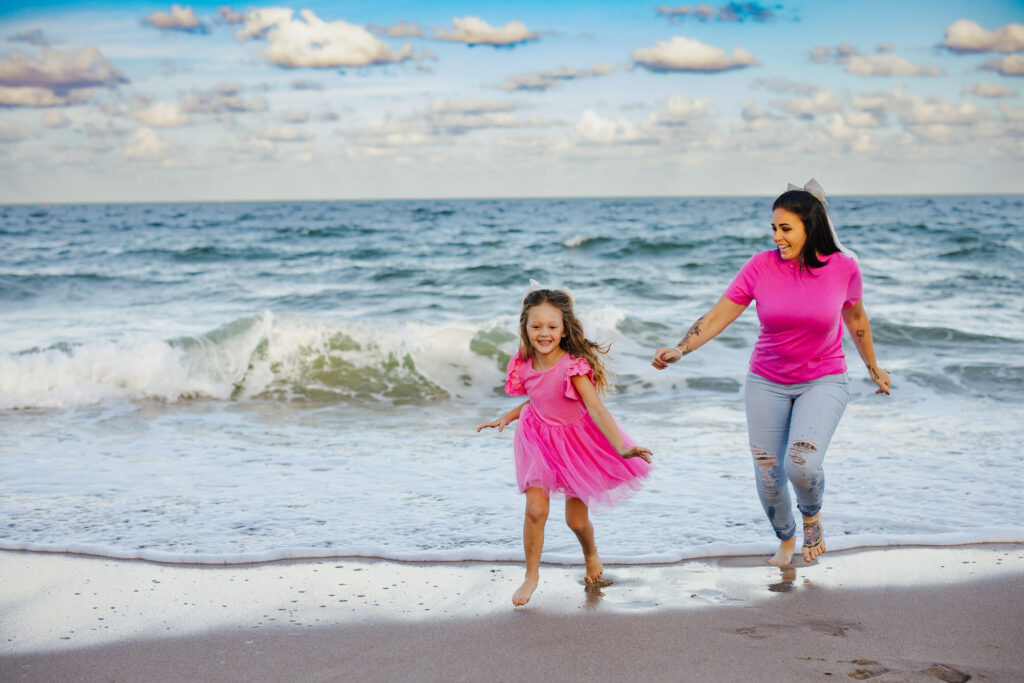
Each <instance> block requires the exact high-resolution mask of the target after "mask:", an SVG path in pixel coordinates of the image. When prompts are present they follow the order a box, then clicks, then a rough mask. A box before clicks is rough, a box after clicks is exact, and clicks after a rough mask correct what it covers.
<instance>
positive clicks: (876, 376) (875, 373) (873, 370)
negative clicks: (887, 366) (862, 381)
mask: <svg viewBox="0 0 1024 683" xmlns="http://www.w3.org/2000/svg"><path fill="white" fill-rule="evenodd" d="M868 370H870V371H871V376H872V377H874V378H875V379H878V378H879V377H880V375H879V374H878V370H875V369H874V368H868Z"/></svg>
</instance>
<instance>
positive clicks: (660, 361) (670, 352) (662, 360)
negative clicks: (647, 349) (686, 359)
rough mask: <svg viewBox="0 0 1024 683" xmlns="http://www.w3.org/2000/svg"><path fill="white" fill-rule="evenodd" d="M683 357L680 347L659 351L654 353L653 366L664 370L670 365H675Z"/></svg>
mask: <svg viewBox="0 0 1024 683" xmlns="http://www.w3.org/2000/svg"><path fill="white" fill-rule="evenodd" d="M682 357H683V352H682V351H681V350H680V349H679V347H678V346H675V347H672V348H671V349H667V348H665V349H658V350H657V351H655V352H654V360H652V361H651V365H653V366H654V367H656V368H658V369H659V370H664V369H665V368H667V367H668V364H669V363H675V362H676V361H678V360H679V359H681V358H682Z"/></svg>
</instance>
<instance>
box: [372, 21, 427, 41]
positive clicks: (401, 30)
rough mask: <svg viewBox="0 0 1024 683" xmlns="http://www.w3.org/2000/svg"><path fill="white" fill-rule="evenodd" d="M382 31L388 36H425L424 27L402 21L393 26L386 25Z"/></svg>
mask: <svg viewBox="0 0 1024 683" xmlns="http://www.w3.org/2000/svg"><path fill="white" fill-rule="evenodd" d="M380 33H381V34H382V35H385V36H387V37H388V38H423V37H424V36H423V29H421V28H420V27H419V24H409V23H406V22H404V21H400V22H398V23H397V24H392V25H391V26H385V27H384V28H383V29H381V31H380Z"/></svg>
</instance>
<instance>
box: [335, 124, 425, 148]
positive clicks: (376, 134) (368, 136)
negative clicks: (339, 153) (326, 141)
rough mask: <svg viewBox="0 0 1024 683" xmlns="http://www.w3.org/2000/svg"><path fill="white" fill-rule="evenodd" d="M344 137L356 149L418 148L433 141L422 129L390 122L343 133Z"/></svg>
mask: <svg viewBox="0 0 1024 683" xmlns="http://www.w3.org/2000/svg"><path fill="white" fill-rule="evenodd" d="M344 135H345V137H346V139H348V140H350V141H351V142H352V143H353V144H355V145H357V146H358V147H364V148H377V149H386V148H390V147H419V146H424V145H429V144H431V143H432V142H433V141H434V140H433V138H432V137H431V136H430V135H429V134H428V133H427V132H426V131H424V130H422V129H417V128H415V127H413V126H410V125H408V124H403V123H397V122H392V121H374V122H372V123H371V124H370V125H369V126H366V127H364V128H357V129H354V130H349V131H345V133H344Z"/></svg>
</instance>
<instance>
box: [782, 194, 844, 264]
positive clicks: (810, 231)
mask: <svg viewBox="0 0 1024 683" xmlns="http://www.w3.org/2000/svg"><path fill="white" fill-rule="evenodd" d="M775 209H785V210H786V211H789V212H791V213H795V214H796V215H797V216H799V217H800V220H801V221H803V223H804V230H805V231H806V232H807V241H806V242H804V248H803V251H801V252H800V257H799V258H800V262H801V263H802V264H803V265H804V266H806V267H807V268H821V267H822V266H823V265H825V264H824V263H823V262H822V261H821V260H820V259H818V254H822V255H828V254H834V253H836V252H837V251H839V246H838V245H837V244H836V241H835V240H834V239H832V231H831V230H829V227H828V214H827V213H825V207H824V206H823V205H822V203H821V202H820V201H818V198H817V197H815V196H814V195H813V194H811V193H810V192H805V191H804V190H789V191H788V192H783V193H782V194H780V195H779V196H778V198H777V199H776V200H775V203H774V204H772V211H775Z"/></svg>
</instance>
